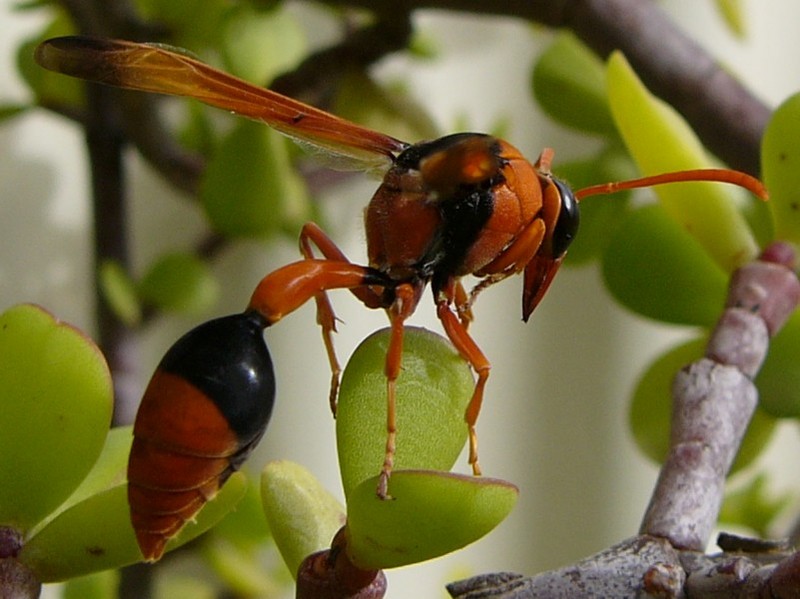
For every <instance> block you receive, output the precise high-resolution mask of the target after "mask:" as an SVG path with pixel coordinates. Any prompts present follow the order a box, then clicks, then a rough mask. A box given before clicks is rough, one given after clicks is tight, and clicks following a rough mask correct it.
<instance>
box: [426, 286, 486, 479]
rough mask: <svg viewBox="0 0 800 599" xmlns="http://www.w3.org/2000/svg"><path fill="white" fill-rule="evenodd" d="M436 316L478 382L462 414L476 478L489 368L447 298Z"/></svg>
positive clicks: (439, 303) (478, 469)
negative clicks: (480, 416)
mask: <svg viewBox="0 0 800 599" xmlns="http://www.w3.org/2000/svg"><path fill="white" fill-rule="evenodd" d="M436 315H437V316H438V317H439V320H440V321H441V322H442V326H443V327H444V330H445V333H447V336H448V338H449V339H450V341H451V342H452V344H453V345H454V346H455V348H456V349H457V350H458V353H459V354H461V357H463V358H464V359H465V360H466V361H467V362H469V364H470V366H472V369H473V370H474V371H475V373H476V374H477V375H478V380H477V382H476V383H475V390H474V391H473V392H472V399H470V401H469V404H468V405H467V409H466V412H465V413H464V420H465V421H466V423H467V430H468V432H469V464H470V466H472V473H473V474H474V475H475V476H480V474H481V468H480V466H479V465H478V435H477V433H476V432H475V424H476V423H477V421H478V414H479V413H480V411H481V403H482V402H483V390H484V387H485V386H486V380H487V379H488V378H489V370H490V369H491V367H492V365H491V364H490V363H489V360H487V359H486V356H484V355H483V352H482V351H481V349H480V348H479V347H478V345H477V343H475V341H474V340H473V339H472V337H470V335H469V333H468V332H467V329H466V327H465V326H464V324H463V323H462V322H461V321H460V320H459V319H458V317H457V316H456V315H455V313H453V310H452V308H451V307H450V302H449V300H448V299H447V298H443V299H441V300H439V301H437V302H436Z"/></svg>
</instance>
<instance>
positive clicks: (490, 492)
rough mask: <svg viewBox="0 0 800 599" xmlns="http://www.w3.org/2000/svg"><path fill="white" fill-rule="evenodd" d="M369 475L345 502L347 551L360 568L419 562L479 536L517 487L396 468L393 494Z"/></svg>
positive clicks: (510, 502)
mask: <svg viewBox="0 0 800 599" xmlns="http://www.w3.org/2000/svg"><path fill="white" fill-rule="evenodd" d="M377 484H378V477H373V478H370V479H367V480H366V481H364V482H363V483H362V484H360V485H359V486H358V487H357V488H356V489H354V491H353V492H352V493H351V495H350V498H349V499H348V502H347V528H346V535H347V537H346V538H347V553H348V556H349V557H350V560H351V561H352V562H353V564H355V565H356V566H358V567H360V568H362V569H364V570H373V569H375V570H379V569H383V568H395V567H399V566H406V565H409V564H414V563H419V562H422V561H425V560H428V559H432V558H435V557H439V556H441V555H445V554H447V553H450V552H451V551H455V550H457V549H461V548H462V547H465V546H466V545H469V544H470V543H472V542H474V541H476V540H478V539H479V538H481V537H482V536H484V535H485V534H487V533H488V532H489V531H491V530H492V529H493V528H494V527H496V526H497V525H498V524H499V523H500V522H502V521H503V520H504V519H505V518H506V516H508V514H509V513H510V512H511V510H512V509H513V507H514V505H515V504H516V501H517V496H518V494H519V491H518V489H517V488H516V487H515V486H514V485H512V484H511V483H507V482H505V481H501V480H496V479H490V478H479V477H475V476H466V475H458V474H452V473H446V472H431V471H421V470H402V471H399V470H395V471H394V473H393V474H392V477H391V479H390V480H389V493H390V495H391V499H379V498H378V497H377V496H376V495H375V487H376V485H377Z"/></svg>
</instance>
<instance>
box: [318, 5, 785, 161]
mask: <svg viewBox="0 0 800 599" xmlns="http://www.w3.org/2000/svg"><path fill="white" fill-rule="evenodd" d="M325 1H326V2H327V3H328V4H331V5H336V6H360V7H362V8H366V9H369V10H375V11H386V10H391V7H395V6H396V5H397V1H396V0H325ZM402 7H403V9H404V10H407V11H412V10H416V9H420V8H438V9H447V10H454V11H461V12H471V13H477V14H487V15H503V16H509V17H516V18H520V19H525V20H528V21H533V22H537V23H541V24H543V25H547V26H548V27H565V28H569V29H572V30H573V31H574V32H575V34H576V35H577V36H578V37H579V38H580V39H581V40H583V41H584V42H585V43H586V44H587V45H588V46H589V47H590V48H592V49H593V50H594V51H595V52H597V53H598V54H599V55H600V56H603V57H605V56H607V55H608V54H609V53H610V52H611V51H612V50H615V49H619V50H622V51H623V52H624V53H625V55H626V57H627V58H628V60H629V61H630V62H631V64H632V65H633V68H634V69H635V70H636V72H637V73H638V74H639V76H640V77H641V78H642V80H643V81H644V83H645V84H646V85H647V86H648V87H649V88H650V89H651V90H652V91H653V92H654V93H655V94H657V95H658V96H660V97H661V98H663V99H664V100H666V101H667V102H668V103H670V104H671V105H672V106H674V107H675V108H676V109H677V110H678V111H679V112H680V113H681V114H683V116H684V117H685V118H686V119H687V120H688V121H689V123H690V124H691V126H692V128H693V129H694V130H695V131H696V132H697V133H698V135H699V136H700V138H701V139H702V140H703V142H704V143H705V144H706V145H707V146H708V147H709V148H710V149H711V151H712V152H714V153H715V154H717V155H718V156H719V157H720V158H721V159H722V160H723V161H725V162H726V163H728V164H729V165H730V166H732V167H734V168H737V169H740V170H743V171H745V172H748V173H751V174H754V175H757V174H758V173H759V171H760V160H759V149H760V141H761V135H762V133H763V131H764V127H765V126H766V123H767V119H768V118H769V114H770V110H769V108H768V107H766V106H765V105H764V104H763V103H762V102H761V101H760V100H758V99H757V98H756V97H755V96H754V95H753V94H752V93H751V92H750V91H749V90H747V89H746V88H745V87H744V86H742V84H741V83H740V82H739V81H737V80H736V79H735V78H734V77H732V76H731V75H730V74H729V73H728V72H726V71H725V70H724V69H723V68H722V67H721V66H720V65H719V63H718V62H717V61H715V60H714V59H713V58H712V57H711V56H709V54H708V53H707V52H706V51H705V50H703V48H701V47H700V46H699V45H698V44H697V43H696V42H694V41H693V40H692V39H690V38H689V37H687V36H686V35H685V34H684V33H683V32H681V31H680V30H679V29H678V28H677V27H676V26H675V24H674V23H672V21H670V19H669V18H668V17H667V16H666V15H665V14H664V13H663V11H662V10H661V9H660V8H659V7H658V6H657V3H655V2H643V1H642V0H505V1H503V2H497V1H495V0H404V2H403V3H402Z"/></svg>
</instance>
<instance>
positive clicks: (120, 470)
mask: <svg viewBox="0 0 800 599" xmlns="http://www.w3.org/2000/svg"><path fill="white" fill-rule="evenodd" d="M132 443H133V426H120V427H117V428H112V429H111V430H110V431H109V432H108V435H107V436H106V442H105V444H104V445H103V450H102V451H101V452H100V457H98V458H97V461H96V462H95V463H94V466H92V469H91V470H90V471H89V474H87V475H86V478H84V479H83V481H82V482H81V484H80V485H78V488H77V489H75V492H74V493H72V495H70V496H69V498H68V499H67V500H66V501H65V502H64V503H62V504H61V505H60V506H58V509H56V510H55V511H54V512H52V513H51V514H49V515H48V516H47V518H46V519H45V520H44V522H43V525H46V523H47V522H49V521H51V520H52V519H53V518H55V517H56V516H58V514H60V513H61V512H63V511H65V510H67V509H69V508H70V507H72V506H73V505H75V504H77V503H80V502H81V501H83V500H84V499H88V498H89V497H91V496H92V495H96V494H98V493H101V492H103V491H107V490H108V489H110V488H112V487H116V486H117V485H120V484H122V483H124V482H125V480H126V478H127V474H128V455H129V454H130V452H131V444H132ZM41 526H42V525H40V526H39V528H40V527H41Z"/></svg>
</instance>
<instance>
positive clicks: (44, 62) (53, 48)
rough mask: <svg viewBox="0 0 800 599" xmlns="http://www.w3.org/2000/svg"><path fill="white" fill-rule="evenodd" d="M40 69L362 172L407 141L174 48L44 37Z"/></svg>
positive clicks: (387, 159)
mask: <svg viewBox="0 0 800 599" xmlns="http://www.w3.org/2000/svg"><path fill="white" fill-rule="evenodd" d="M35 58H36V61H37V62H38V63H39V64H40V65H41V66H43V67H44V68H46V69H49V70H52V71H57V72H60V73H63V74H65V75H70V76H73V77H79V78H81V79H86V80H89V81H94V82H97V83H103V84H106V85H112V86H115V87H123V88H128V89H136V90H141V91H147V92H155V93H160V94H169V95H174V96H185V97H190V98H195V99H197V100H200V101H201V102H203V103H205V104H209V105H211V106H215V107H217V108H222V109H224V110H230V111H232V112H234V113H236V114H240V115H242V116H245V117H248V118H251V119H254V120H258V121H262V122H264V123H266V124H267V125H269V126H270V127H273V128H274V129H276V130H277V131H280V132H281V133H284V134H286V135H288V136H289V137H292V138H294V139H296V140H298V141H299V142H300V143H301V145H303V146H306V145H310V146H312V147H314V148H317V149H320V150H322V151H323V153H329V154H333V156H334V159H335V161H336V162H337V163H341V159H344V161H345V162H349V161H355V162H356V163H358V164H359V165H360V167H361V168H367V169H372V168H377V167H381V166H386V165H388V164H389V163H390V162H391V161H392V160H393V158H394V155H395V154H397V153H398V152H401V151H403V150H404V149H405V148H407V147H408V144H407V143H405V142H402V141H399V140H397V139H394V138H393V137H390V136H388V135H384V134H383V133H379V132H377V131H373V130H371V129H368V128H366V127H361V126H360V125H357V124H355V123H352V122H350V121H347V120H345V119H342V118H339V117H337V116H334V115H332V114H329V113H327V112H325V111H323V110H320V109H318V108H314V107H313V106H309V105H307V104H304V103H302V102H299V101H297V100H293V99H291V98H288V97H286V96H283V95H281V94H279V93H276V92H273V91H271V90H268V89H265V88H261V87H258V86H256V85H253V84H251V83H248V82H246V81H244V80H242V79H239V78H237V77H234V76H233V75H229V74H227V73H224V72H222V71H219V70H217V69H214V68H212V67H210V66H208V65H207V64H205V63H203V62H200V61H199V60H196V59H194V58H191V57H190V56H187V55H186V54H184V53H181V51H180V50H178V49H176V48H172V49H170V48H168V47H166V46H162V45H158V44H140V43H135V42H127V41H121V40H106V39H97V38H90V37H83V36H68V37H60V38H54V39H51V40H47V41H45V42H43V43H42V44H40V45H39V46H38V47H37V48H36V54H35Z"/></svg>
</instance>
